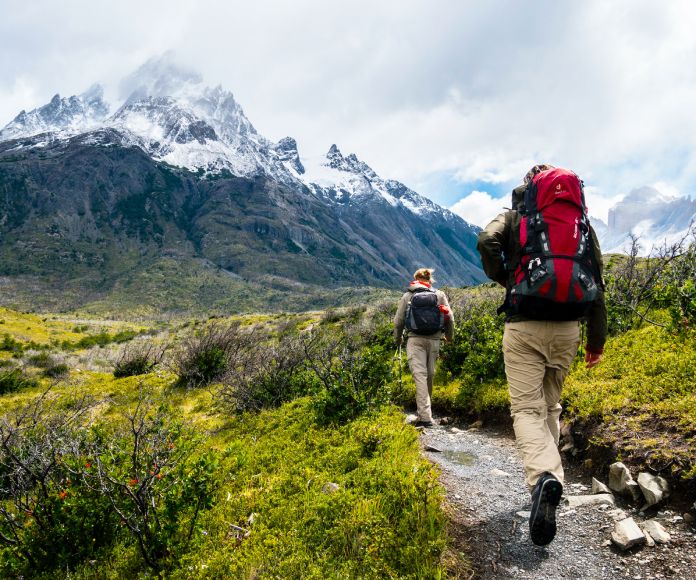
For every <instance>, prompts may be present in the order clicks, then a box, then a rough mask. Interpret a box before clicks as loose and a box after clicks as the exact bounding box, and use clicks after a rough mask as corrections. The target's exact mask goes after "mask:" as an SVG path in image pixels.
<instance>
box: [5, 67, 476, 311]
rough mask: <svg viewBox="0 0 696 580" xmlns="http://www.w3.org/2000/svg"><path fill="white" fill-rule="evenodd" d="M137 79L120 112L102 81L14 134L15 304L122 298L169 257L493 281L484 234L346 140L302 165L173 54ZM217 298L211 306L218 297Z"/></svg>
mask: <svg viewBox="0 0 696 580" xmlns="http://www.w3.org/2000/svg"><path fill="white" fill-rule="evenodd" d="M149 69H155V72H156V73H157V74H159V75H160V78H152V70H149ZM163 71H164V72H163ZM127 84H128V85H129V86H130V87H131V88H132V89H133V90H132V92H131V93H130V95H129V97H128V98H127V99H126V100H125V102H124V103H123V104H122V105H121V106H120V107H118V108H117V110H116V112H115V113H114V114H113V115H111V116H106V111H107V110H108V107H107V106H106V104H105V103H103V100H101V94H102V93H101V90H100V89H99V88H98V87H97V88H93V89H91V90H90V91H88V93H85V95H81V96H80V97H71V98H70V99H67V100H66V99H62V100H60V99H59V98H58V97H56V98H54V100H53V101H52V103H50V104H49V105H51V106H48V105H47V106H46V107H41V108H39V109H36V110H35V111H30V112H29V113H25V112H23V113H21V114H20V115H18V117H17V118H15V120H13V121H12V122H11V123H10V124H9V125H8V126H7V127H5V128H4V129H3V130H2V133H0V135H1V136H2V138H3V140H2V141H0V223H2V225H3V229H2V231H1V232H0V276H1V277H2V281H3V282H4V284H5V288H6V290H9V289H12V292H13V293H14V296H13V295H12V294H11V293H9V292H7V291H6V292H5V293H4V294H3V296H2V301H3V302H4V303H6V304H18V303H20V302H21V303H25V302H26V301H28V300H31V299H32V297H34V298H35V299H36V300H38V301H39V303H40V302H41V301H44V302H45V301H46V299H47V298H48V297H45V296H43V295H44V294H45V293H46V292H50V294H51V299H53V300H56V292H52V291H51V290H52V289H53V290H55V291H58V292H59V293H62V294H61V295H62V296H63V297H64V299H65V300H66V303H65V307H76V306H81V305H85V304H90V303H93V302H94V301H95V300H97V301H103V300H105V299H107V300H108V297H109V296H110V295H112V294H113V293H114V292H117V291H118V292H123V289H124V288H126V287H129V281H130V280H132V279H135V278H138V276H141V277H142V275H145V273H147V272H154V271H159V266H158V264H159V265H161V264H163V260H164V261H165V262H166V263H171V261H172V260H173V261H175V262H176V261H179V262H180V263H181V264H182V265H183V264H187V266H186V268H185V269H186V270H187V271H188V272H190V273H191V272H193V271H198V272H199V274H200V276H201V277H202V279H207V280H211V279H214V280H217V282H214V283H212V285H215V284H218V285H219V288H229V290H230V291H237V290H238V288H239V284H240V283H241V281H247V282H249V281H251V282H253V283H255V284H257V285H258V289H259V292H260V293H262V294H263V293H265V290H273V289H275V290H273V291H274V292H275V291H279V292H286V294H290V295H292V294H294V293H296V292H297V287H296V284H297V283H302V284H304V285H313V286H316V287H323V288H339V287H350V286H376V287H384V288H389V287H392V288H393V287H400V286H402V285H403V284H404V283H405V282H406V281H407V279H408V277H409V276H410V274H411V273H412V272H413V271H414V270H415V269H417V268H418V267H422V266H430V267H434V268H435V269H436V270H438V274H439V276H438V277H439V280H440V281H441V282H442V283H446V284H453V285H463V284H471V283H475V282H478V281H480V280H483V278H484V277H483V273H482V271H481V269H480V266H479V262H478V256H477V254H476V251H475V244H476V233H477V228H475V227H473V226H471V225H469V224H467V223H466V222H465V221H463V220H462V219H461V218H459V217H458V216H455V215H454V214H452V213H451V212H449V211H448V210H445V209H443V208H441V207H439V206H437V205H436V204H434V203H432V202H431V201H429V200H427V199H425V198H423V197H422V196H420V195H418V194H417V193H415V192H414V191H412V190H410V189H408V188H407V187H406V186H404V185H403V184H401V183H399V182H396V181H391V180H384V179H382V178H381V177H379V176H378V175H377V173H376V172H375V171H374V170H372V169H371V168H370V167H369V166H368V165H367V164H365V163H364V162H362V161H360V160H359V159H358V158H357V157H356V156H355V155H348V156H346V157H344V156H343V155H342V153H341V152H340V150H339V149H338V147H336V146H335V145H334V146H332V147H331V148H330V150H329V152H328V153H327V156H326V158H325V159H322V160H309V161H305V162H303V160H301V159H300V156H299V154H298V151H297V144H296V142H295V141H294V139H292V138H290V137H287V138H285V139H282V140H281V141H279V142H278V143H271V142H270V141H268V140H267V139H265V138H264V137H262V136H260V135H259V134H258V133H257V132H256V130H255V129H254V127H253V125H252V124H251V123H250V122H249V121H248V119H246V117H245V116H244V113H243V111H242V109H241V107H240V106H239V105H238V104H237V103H236V101H235V100H234V97H233V96H232V94H231V93H229V92H227V91H224V90H223V89H222V88H220V87H218V88H214V89H210V88H208V87H205V86H204V85H202V83H201V82H200V79H199V78H198V77H196V76H195V75H188V74H186V73H177V72H176V71H174V72H172V70H171V67H168V66H164V65H162V63H154V64H153V63H149V64H148V65H146V67H145V68H144V70H143V69H141V70H140V71H138V72H137V73H136V74H135V75H134V76H133V78H131V79H129V80H128V83H127ZM133 87H135V88H133ZM167 93H170V94H167ZM56 99H59V100H58V101H56ZM54 101H56V102H55V103H54ZM47 107H48V108H47ZM7 136H9V138H8V137H7ZM191 268H193V270H191ZM167 271H171V270H170V269H167ZM190 275H191V276H193V278H195V276H196V275H195V274H190ZM148 276H149V275H148ZM211 276H212V278H211ZM150 279H151V278H150V277H148V280H150ZM167 284H169V285H171V286H176V284H177V280H176V279H173V280H167V281H166V284H165V283H163V284H162V285H161V286H160V288H164V289H165V290H166V289H167V287H168V286H167ZM146 286H147V285H146ZM139 288H140V290H138V289H137V288H135V287H134V288H133V292H136V293H137V292H141V293H142V292H143V288H144V286H139ZM161 291H162V290H159V291H157V290H156V292H161ZM202 294H203V295H207V294H208V293H207V292H203V293H202ZM213 294H216V296H215V297H214V298H207V299H206V298H203V299H202V300H203V301H204V302H205V301H206V300H207V301H208V303H209V304H212V303H219V302H220V300H221V299H222V297H221V296H220V295H219V293H213ZM271 294H273V292H271V293H270V294H269V296H271ZM19 295H21V296H19ZM19 298H21V300H19ZM139 299H140V300H142V301H143V303H152V304H155V303H156V304H160V305H161V302H162V301H161V299H160V297H159V296H151V295H144V296H140V297H139ZM13 300H14V302H13ZM18 300H19V302H17V301H18ZM196 300H197V298H196V297H195V296H194V297H191V302H196ZM268 302H269V303H268V305H267V306H268V307H269V308H277V307H278V306H277V304H275V303H274V300H273V299H271V298H269V300H268ZM286 302H287V301H283V304H284V305H285V306H286V305H287V304H286Z"/></svg>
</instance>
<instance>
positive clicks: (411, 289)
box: [394, 268, 454, 427]
mask: <svg viewBox="0 0 696 580" xmlns="http://www.w3.org/2000/svg"><path fill="white" fill-rule="evenodd" d="M433 271H434V270H433V269H432V268H420V269H419V270H417V271H416V272H415V274H413V278H414V280H413V282H411V283H410V284H409V286H408V288H407V289H406V292H404V294H403V296H401V299H400V300H399V305H398V306H397V309H396V315H395V316H394V340H395V341H396V343H397V344H398V345H400V344H401V343H402V341H403V339H404V336H405V338H406V354H407V356H408V366H409V367H410V369H411V374H412V375H413V381H414V382H415V383H416V407H417V409H418V420H417V421H416V426H423V427H430V426H432V425H433V424H434V421H433V415H432V409H431V406H430V398H431V397H432V394H433V378H434V377H435V361H437V355H438V354H439V352H440V340H443V339H444V340H452V337H453V336H454V319H453V317H452V312H451V310H450V305H449V302H448V300H447V296H446V295H445V293H444V292H442V291H441V290H435V289H434V288H433V287H432V285H433V283H434V281H435V280H434V278H433ZM421 292H429V293H430V294H431V295H432V294H434V295H435V296H436V298H437V299H436V302H437V306H436V312H437V313H438V314H439V315H441V316H442V320H441V322H442V324H441V326H438V327H437V329H435V330H434V331H433V332H429V333H428V334H418V333H416V331H414V330H408V325H407V322H406V317H407V314H408V312H409V307H410V304H411V301H412V300H413V297H414V295H415V294H418V293H421ZM433 308H435V306H433Z"/></svg>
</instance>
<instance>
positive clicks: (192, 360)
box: [171, 323, 256, 387]
mask: <svg viewBox="0 0 696 580" xmlns="http://www.w3.org/2000/svg"><path fill="white" fill-rule="evenodd" d="M255 344H256V337H255V336H254V332H253V330H251V331H249V330H245V329H242V328H241V327H240V326H239V324H231V325H224V324H220V323H211V324H208V325H207V326H206V327H205V328H204V329H203V330H201V331H200V333H196V334H192V335H189V336H188V337H187V338H186V339H184V341H183V343H182V345H181V347H180V348H179V349H178V350H176V351H175V353H174V355H173V360H172V365H171V366H172V370H173V372H174V373H176V375H177V376H178V377H179V384H180V385H182V386H186V387H201V386H205V385H209V384H210V383H213V382H215V381H219V380H220V379H222V378H223V377H224V376H225V375H226V374H227V372H228V371H231V370H233V369H234V370H235V372H244V365H245V364H247V363H248V360H249V356H248V355H249V352H250V350H251V348H252V346H253V345H255Z"/></svg>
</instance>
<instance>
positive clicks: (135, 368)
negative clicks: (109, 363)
mask: <svg viewBox="0 0 696 580" xmlns="http://www.w3.org/2000/svg"><path fill="white" fill-rule="evenodd" d="M164 350H165V349H164V347H162V346H158V345H155V344H153V343H151V342H145V341H140V342H133V343H131V344H129V345H127V346H125V347H124V348H123V349H122V350H121V353H120V354H119V356H118V359H117V360H116V362H115V363H114V377H116V378H117V379H118V378H123V377H132V376H136V375H145V374H147V373H150V372H152V371H153V370H154V368H155V367H156V366H157V365H158V364H160V362H162V359H163V357H164Z"/></svg>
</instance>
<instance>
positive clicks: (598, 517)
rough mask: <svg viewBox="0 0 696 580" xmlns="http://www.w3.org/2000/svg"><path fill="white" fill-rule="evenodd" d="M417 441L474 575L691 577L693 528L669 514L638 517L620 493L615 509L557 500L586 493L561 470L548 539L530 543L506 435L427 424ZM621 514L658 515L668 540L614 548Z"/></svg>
mask: <svg viewBox="0 0 696 580" xmlns="http://www.w3.org/2000/svg"><path fill="white" fill-rule="evenodd" d="M421 440H422V444H423V447H424V454H425V455H426V457H428V458H429V459H430V460H431V461H433V462H435V463H437V464H439V465H440V468H441V482H442V483H443V485H444V486H445V488H446V490H447V501H448V504H449V512H450V518H451V519H452V521H453V522H454V530H455V533H456V534H457V535H459V534H461V537H462V538H463V539H464V541H465V543H466V544H468V546H469V556H470V558H471V559H472V561H473V563H474V566H475V569H476V572H477V577H478V578H516V579H535V580H536V579H541V578H544V579H560V578H574V579H576V580H579V579H602V578H611V579H624V578H630V579H632V580H643V579H649V578H675V579H677V578H679V579H681V578H684V579H691V580H693V579H696V535H695V534H694V532H695V530H694V528H693V527H691V526H689V525H687V524H686V523H684V521H683V519H682V516H681V515H679V514H677V513H676V512H674V511H670V510H669V509H664V510H662V511H659V512H656V511H655V510H653V511H651V512H649V513H646V514H644V515H642V514H640V513H639V512H638V509H637V508H635V507H633V506H630V505H627V504H626V503H624V502H623V501H622V500H621V499H620V498H617V505H616V507H612V506H608V505H604V506H598V505H592V506H580V507H573V508H570V507H568V505H566V500H565V497H567V496H570V495H587V494H590V493H591V491H590V486H591V482H589V481H583V480H579V479H578V478H577V477H574V476H573V475H572V474H569V473H567V474H566V482H565V489H564V499H563V500H562V501H561V505H560V506H559V509H558V512H557V523H558V532H557V535H556V538H555V540H554V541H553V542H552V543H551V544H550V545H549V546H546V547H537V546H534V544H532V542H531V540H530V538H529V527H528V513H519V512H528V510H529V509H530V507H531V506H530V501H531V500H530V495H529V492H528V491H527V488H526V485H525V484H524V477H523V471H522V462H521V460H520V458H519V455H518V453H517V449H516V448H515V443H514V440H513V439H512V438H510V437H509V436H506V435H501V434H499V433H496V432H495V431H491V430H483V429H476V428H473V429H468V430H461V429H457V428H456V427H445V426H434V427H431V428H428V429H424V430H423V431H422V435H421ZM430 448H434V449H436V450H437V451H435V450H429V449H430ZM566 463H567V462H566ZM618 509H623V510H624V512H625V515H624V514H622V513H621V512H618V511H617V510H618ZM626 516H628V517H633V518H634V519H635V521H636V522H638V523H640V522H642V521H644V520H646V519H650V518H656V519H658V521H660V522H661V523H662V525H663V526H664V527H665V528H666V529H667V531H668V532H669V533H670V534H671V536H672V540H671V542H670V543H669V544H666V545H659V544H658V545H657V546H655V547H652V548H650V547H643V548H634V549H633V550H631V551H628V552H620V551H618V550H617V549H616V548H615V547H614V546H612V545H611V542H610V538H611V532H612V530H613V529H614V524H615V520H616V519H623V518H624V517H626Z"/></svg>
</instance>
